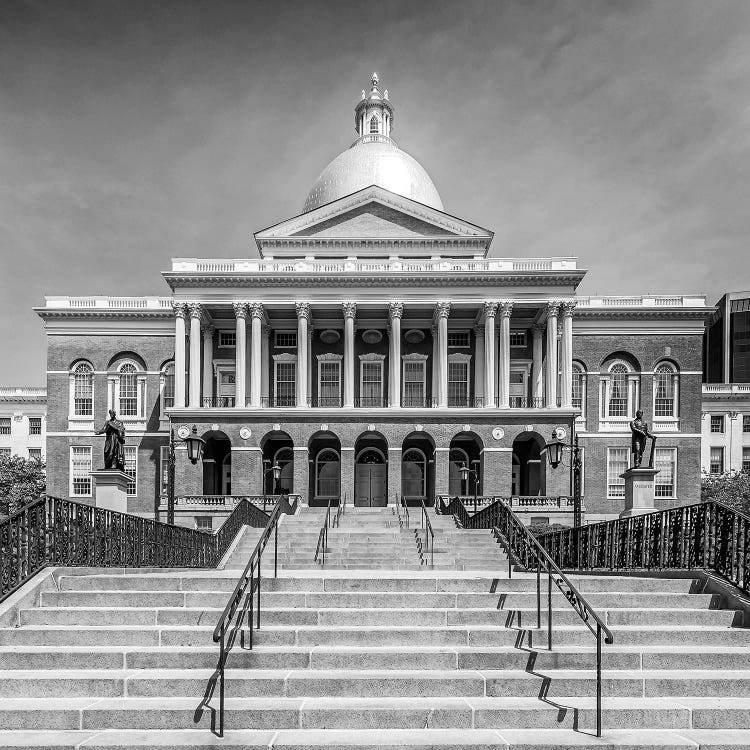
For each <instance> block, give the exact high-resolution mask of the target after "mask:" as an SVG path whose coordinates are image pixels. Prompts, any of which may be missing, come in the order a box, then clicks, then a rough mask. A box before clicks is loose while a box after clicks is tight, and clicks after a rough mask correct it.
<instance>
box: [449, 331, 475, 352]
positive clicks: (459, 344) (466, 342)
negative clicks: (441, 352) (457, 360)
mask: <svg viewBox="0 0 750 750" xmlns="http://www.w3.org/2000/svg"><path fill="white" fill-rule="evenodd" d="M470 345H471V342H470V339H469V332H468V331H448V346H450V347H453V348H454V349H468V347H469V346H470Z"/></svg>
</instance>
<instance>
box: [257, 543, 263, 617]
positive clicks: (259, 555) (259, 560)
mask: <svg viewBox="0 0 750 750" xmlns="http://www.w3.org/2000/svg"><path fill="white" fill-rule="evenodd" d="M262 557H263V553H262V550H258V614H257V615H256V617H257V618H258V622H257V628H258V630H260V565H261V558H262Z"/></svg>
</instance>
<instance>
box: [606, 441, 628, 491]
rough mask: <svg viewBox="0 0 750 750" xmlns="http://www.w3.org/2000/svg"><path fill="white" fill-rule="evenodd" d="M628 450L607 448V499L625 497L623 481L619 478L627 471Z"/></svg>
mask: <svg viewBox="0 0 750 750" xmlns="http://www.w3.org/2000/svg"><path fill="white" fill-rule="evenodd" d="M628 454H629V450H628V449H627V448H607V497H610V498H617V497H625V480H624V479H623V478H622V477H621V476H620V474H622V473H623V472H625V471H627V468H628V458H629V455H628Z"/></svg>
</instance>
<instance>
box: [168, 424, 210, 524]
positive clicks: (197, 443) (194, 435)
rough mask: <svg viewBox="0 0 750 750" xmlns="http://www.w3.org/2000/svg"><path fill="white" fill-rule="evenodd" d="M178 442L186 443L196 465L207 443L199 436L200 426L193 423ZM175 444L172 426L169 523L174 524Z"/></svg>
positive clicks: (170, 435)
mask: <svg viewBox="0 0 750 750" xmlns="http://www.w3.org/2000/svg"><path fill="white" fill-rule="evenodd" d="M176 442H178V443H184V444H185V446H186V447H187V454H188V458H189V459H190V463H191V464H193V465H195V464H197V463H198V461H200V460H201V456H202V455H203V447H204V446H205V445H206V441H205V440H204V439H203V438H201V437H198V428H197V427H196V426H195V425H193V430H192V432H191V433H190V434H189V435H188V436H187V437H186V438H185V439H184V440H178V441H176ZM174 446H175V439H174V427H172V428H171V429H170V431H169V459H168V465H169V472H168V474H167V523H170V524H174V466H175V454H174Z"/></svg>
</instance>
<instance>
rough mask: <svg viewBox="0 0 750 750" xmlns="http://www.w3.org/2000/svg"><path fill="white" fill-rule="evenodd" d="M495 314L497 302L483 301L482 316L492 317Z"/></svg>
mask: <svg viewBox="0 0 750 750" xmlns="http://www.w3.org/2000/svg"><path fill="white" fill-rule="evenodd" d="M495 315H497V302H485V303H484V317H485V318H494V317H495Z"/></svg>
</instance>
